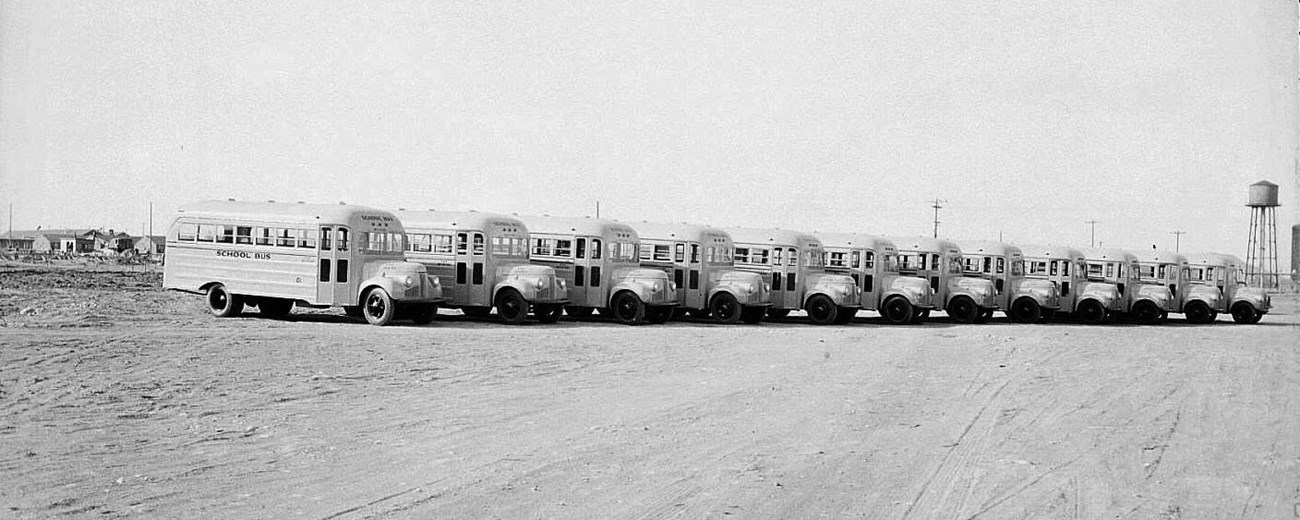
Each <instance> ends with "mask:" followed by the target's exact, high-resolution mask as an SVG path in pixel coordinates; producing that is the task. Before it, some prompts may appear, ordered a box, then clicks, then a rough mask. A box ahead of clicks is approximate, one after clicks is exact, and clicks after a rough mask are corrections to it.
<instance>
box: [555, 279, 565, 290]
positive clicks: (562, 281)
mask: <svg viewBox="0 0 1300 520" xmlns="http://www.w3.org/2000/svg"><path fill="white" fill-rule="evenodd" d="M555 284H556V285H559V286H560V288H561V289H564V288H565V287H567V286H566V285H565V284H564V279H563V278H556V279H555Z"/></svg>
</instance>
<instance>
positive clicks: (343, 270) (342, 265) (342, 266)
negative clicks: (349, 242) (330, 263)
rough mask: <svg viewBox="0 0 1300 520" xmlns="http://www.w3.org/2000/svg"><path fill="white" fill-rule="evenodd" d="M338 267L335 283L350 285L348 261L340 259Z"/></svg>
mask: <svg viewBox="0 0 1300 520" xmlns="http://www.w3.org/2000/svg"><path fill="white" fill-rule="evenodd" d="M338 267H339V269H338V275H336V276H335V277H334V281H335V282H337V283H348V261H347V260H344V259H342V258H340V259H339V264H338Z"/></svg>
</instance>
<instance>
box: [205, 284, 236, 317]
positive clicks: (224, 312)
mask: <svg viewBox="0 0 1300 520" xmlns="http://www.w3.org/2000/svg"><path fill="white" fill-rule="evenodd" d="M208 310H209V311H211V312H212V315H213V316H216V317H218V318H232V317H235V316H239V314H240V313H241V312H244V297H243V296H240V295H238V294H230V291H227V290H226V286H224V285H222V284H214V285H213V286H212V287H208Z"/></svg>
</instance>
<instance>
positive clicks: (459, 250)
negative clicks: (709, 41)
mask: <svg viewBox="0 0 1300 520" xmlns="http://www.w3.org/2000/svg"><path fill="white" fill-rule="evenodd" d="M466 253H469V235H468V234H466V233H456V254H458V255H463V254H466Z"/></svg>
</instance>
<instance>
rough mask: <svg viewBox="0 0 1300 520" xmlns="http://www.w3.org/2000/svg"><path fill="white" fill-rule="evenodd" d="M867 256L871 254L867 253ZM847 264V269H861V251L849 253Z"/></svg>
mask: <svg viewBox="0 0 1300 520" xmlns="http://www.w3.org/2000/svg"><path fill="white" fill-rule="evenodd" d="M867 254H871V253H867ZM849 264H850V265H849V267H852V268H854V269H861V268H862V252H861V251H853V252H852V253H849Z"/></svg>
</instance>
